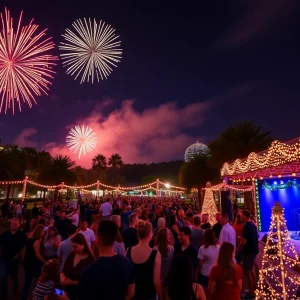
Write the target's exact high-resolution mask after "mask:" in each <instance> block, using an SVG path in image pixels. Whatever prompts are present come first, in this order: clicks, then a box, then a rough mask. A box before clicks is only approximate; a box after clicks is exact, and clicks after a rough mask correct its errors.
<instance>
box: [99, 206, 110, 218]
mask: <svg viewBox="0 0 300 300" xmlns="http://www.w3.org/2000/svg"><path fill="white" fill-rule="evenodd" d="M100 211H101V212H102V216H103V217H107V216H110V215H111V212H112V206H111V204H110V203H109V202H105V203H103V204H101V206H100Z"/></svg>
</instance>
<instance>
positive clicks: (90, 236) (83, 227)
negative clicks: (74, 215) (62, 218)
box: [78, 217, 96, 248]
mask: <svg viewBox="0 0 300 300" xmlns="http://www.w3.org/2000/svg"><path fill="white" fill-rule="evenodd" d="M78 232H79V233H81V234H82V235H83V236H84V237H85V239H86V242H87V244H88V246H89V247H90V248H91V247H92V246H93V245H94V243H95V240H96V237H95V233H94V231H93V230H91V229H90V228H88V221H87V219H86V217H83V218H81V220H80V228H79V231H78Z"/></svg>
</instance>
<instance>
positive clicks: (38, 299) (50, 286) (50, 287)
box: [32, 280, 55, 300]
mask: <svg viewBox="0 0 300 300" xmlns="http://www.w3.org/2000/svg"><path fill="white" fill-rule="evenodd" d="M54 287H55V283H54V281H52V280H50V281H46V282H38V283H37V284H36V286H35V289H34V291H33V298H32V300H44V297H45V296H50V295H52V294H53V293H54Z"/></svg>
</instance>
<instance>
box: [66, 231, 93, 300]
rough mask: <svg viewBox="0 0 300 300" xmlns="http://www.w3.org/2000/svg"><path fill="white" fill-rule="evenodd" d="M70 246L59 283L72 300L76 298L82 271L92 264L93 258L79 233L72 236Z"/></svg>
mask: <svg viewBox="0 0 300 300" xmlns="http://www.w3.org/2000/svg"><path fill="white" fill-rule="evenodd" d="M71 244H72V252H71V253H70V255H69V256H68V258H67V260H66V262H65V265H64V268H63V271H62V273H60V282H61V284H62V286H64V287H65V289H66V292H67V296H68V298H69V299H70V300H73V299H77V298H78V290H77V287H78V281H79V278H80V275H81V273H82V271H83V269H84V268H85V267H87V266H88V265H90V264H91V263H93V262H94V260H95V258H94V256H93V254H92V252H91V250H90V248H89V246H88V244H87V242H86V239H85V237H84V236H83V235H82V234H81V233H76V234H75V235H73V236H72V238H71Z"/></svg>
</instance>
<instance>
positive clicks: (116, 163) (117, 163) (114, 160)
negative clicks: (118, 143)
mask: <svg viewBox="0 0 300 300" xmlns="http://www.w3.org/2000/svg"><path fill="white" fill-rule="evenodd" d="M108 165H109V166H111V167H113V168H115V169H118V168H121V167H122V166H123V161H122V157H121V156H120V155H119V154H118V153H115V154H112V155H111V157H110V158H109V159H108Z"/></svg>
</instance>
